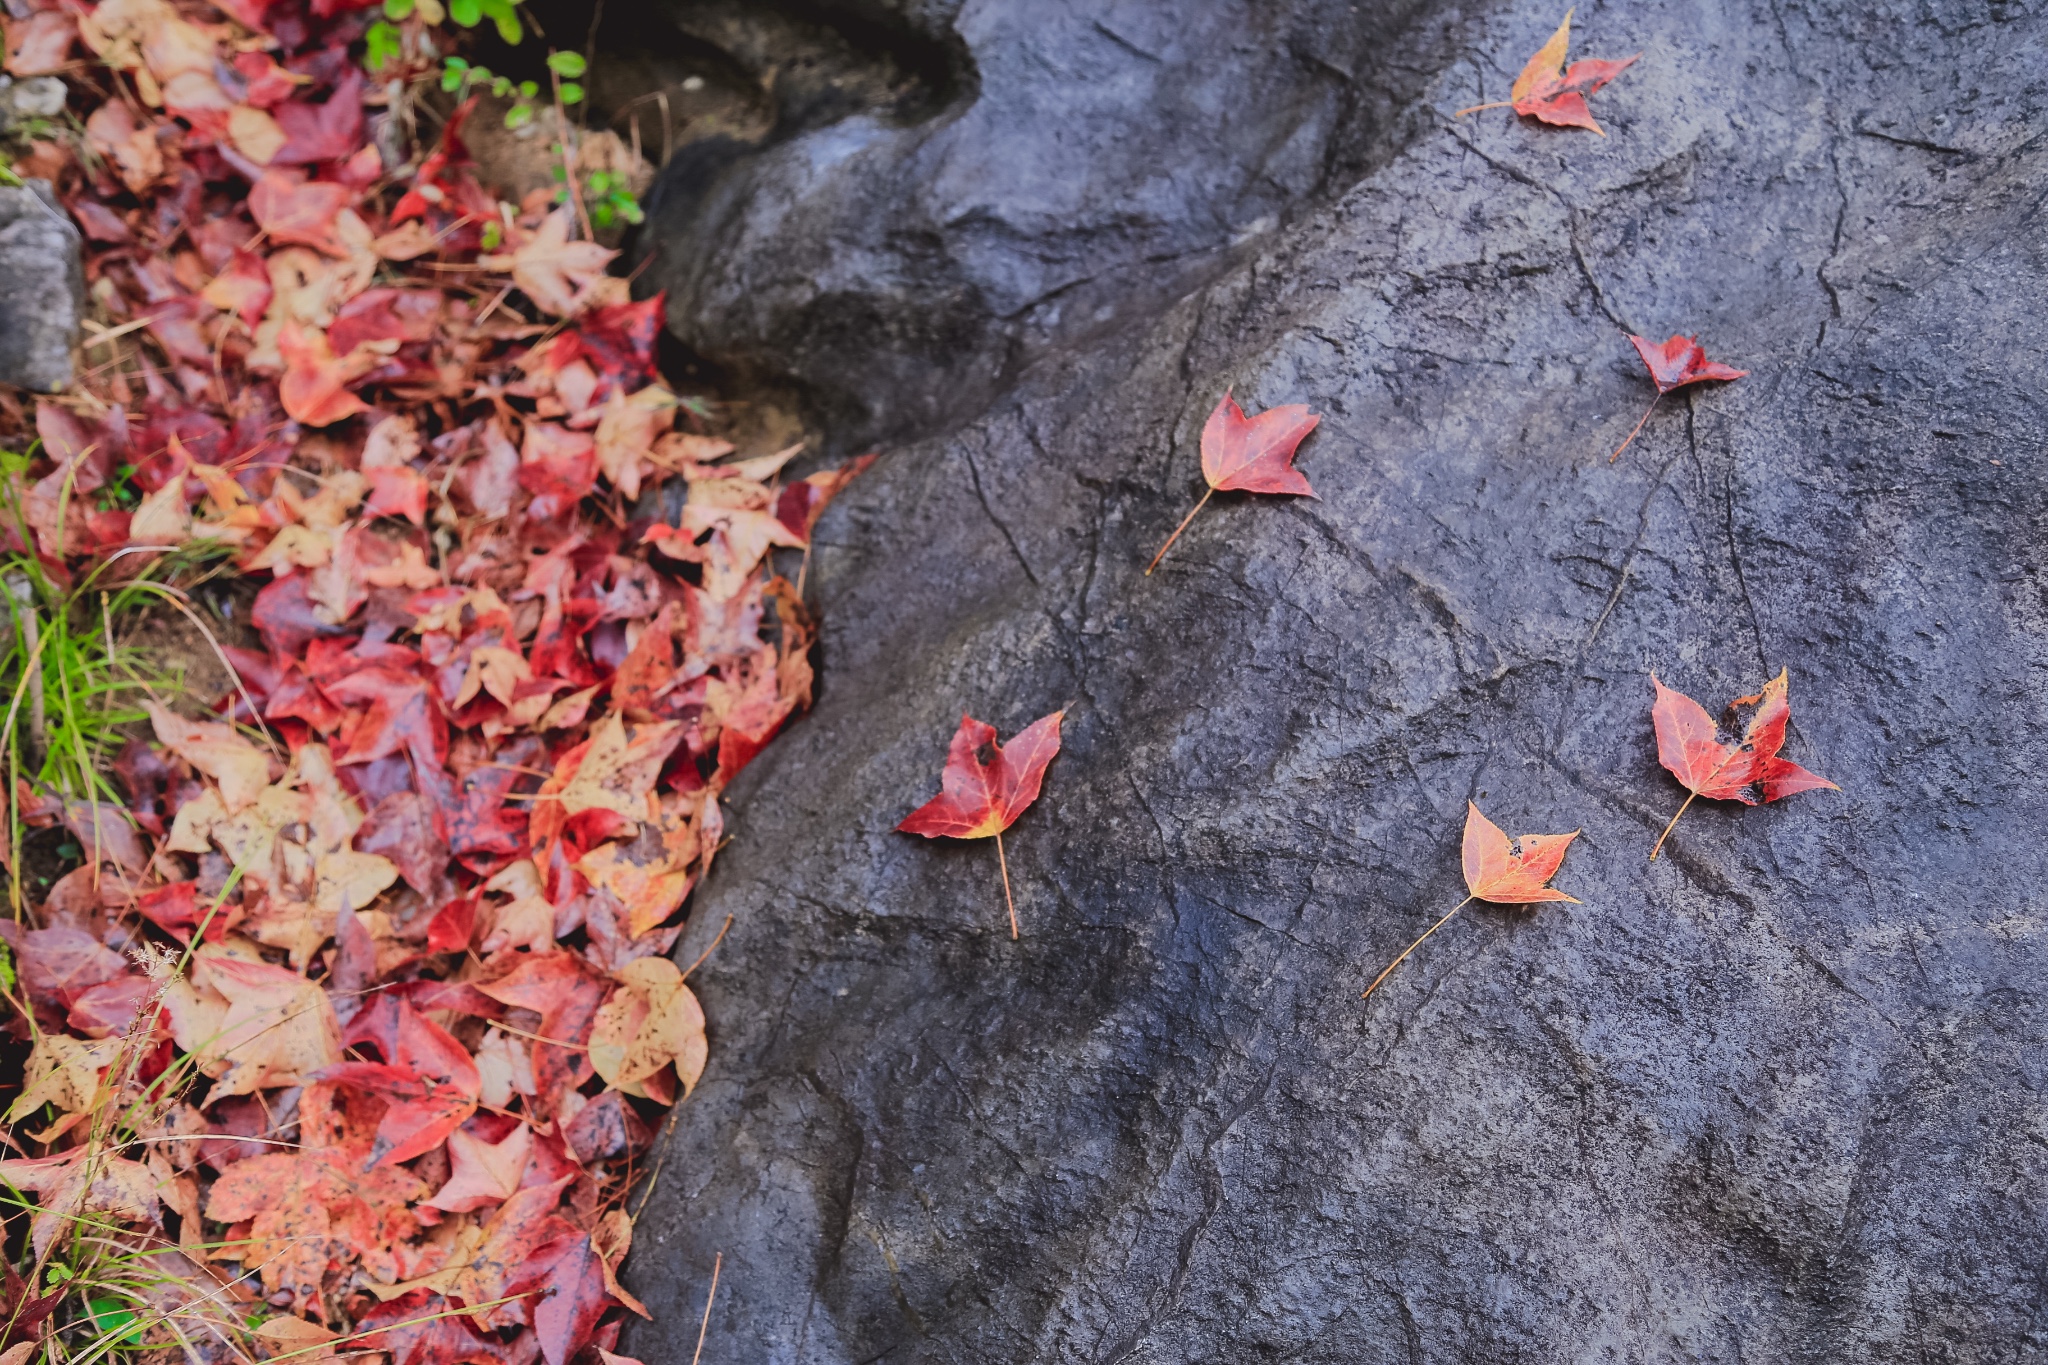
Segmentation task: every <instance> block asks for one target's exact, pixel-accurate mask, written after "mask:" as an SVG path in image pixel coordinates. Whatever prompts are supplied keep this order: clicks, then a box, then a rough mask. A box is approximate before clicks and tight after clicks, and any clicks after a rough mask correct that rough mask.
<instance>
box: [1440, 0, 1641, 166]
mask: <svg viewBox="0 0 2048 1365" xmlns="http://www.w3.org/2000/svg"><path fill="white" fill-rule="evenodd" d="M1571 39H1572V11H1571V10H1566V11H1565V12H1564V22H1563V23H1561V24H1559V25H1558V26H1557V32H1555V33H1553V34H1551V35H1550V41H1549V42H1547V43H1545V44H1544V45H1543V46H1542V47H1540V48H1538V49H1537V51H1536V55H1535V56H1533V57H1531V58H1530V59H1529V61H1528V64H1527V65H1525V66H1523V68H1522V74H1521V75H1519V76H1517V77H1515V83H1514V84H1513V85H1512V86H1510V87H1509V88H1508V97H1507V98H1506V99H1504V100H1495V101H1493V102H1492V103H1490V104H1474V105H1470V106H1468V107H1467V108H1464V109H1460V110H1459V111H1458V112H1457V113H1456V114H1454V115H1452V117H1453V118H1463V117H1465V115H1467V114H1473V113H1477V112H1478V111H1479V110H1481V109H1500V108H1511V109H1513V110H1514V111H1515V112H1516V113H1518V114H1520V115H1522V116H1523V117H1525V118H1533V119H1535V120H1537V121H1538V122H1540V123H1548V124H1550V125H1552V126H1553V127H1558V128H1585V129H1588V130H1590V131H1592V132H1595V133H1598V134H1600V136H1602V137H1606V136H1607V132H1606V130H1605V129H1603V128H1602V127H1601V126H1600V125H1599V124H1597V123H1595V122H1594V121H1593V111H1592V110H1591V109H1588V108H1587V107H1586V96H1588V95H1590V94H1592V93H1593V92H1594V91H1595V90H1598V89H1599V88H1600V87H1601V86H1603V85H1605V84H1607V82H1609V81H1611V80H1613V79H1614V78H1615V77H1616V76H1619V75H1620V74H1621V73H1622V72H1624V71H1626V70H1628V68H1629V67H1631V66H1633V65H1634V64H1635V61H1636V57H1640V56H1642V55H1643V54H1642V53H1640V52H1638V53H1637V54H1636V55H1635V57H1627V58H1624V59H1623V60H1621V61H1618V62H1609V61H1599V60H1594V59H1588V60H1585V61H1577V62H1573V63H1572V64H1571V65H1570V66H1566V65H1565V61H1564V58H1565V51H1566V49H1567V48H1568V47H1569V46H1570V44H1571Z"/></svg>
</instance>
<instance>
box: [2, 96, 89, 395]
mask: <svg viewBox="0 0 2048 1365" xmlns="http://www.w3.org/2000/svg"><path fill="white" fill-rule="evenodd" d="M23 84H24V85H27V84H29V82H23ZM78 251H79V237H78V229H77V228H75V227H73V226H72V225H71V220H70V219H69V218H67V217H65V216H64V213H63V211H62V210H61V209H59V208H58V207H57V206H56V201H55V200H54V199H53V198H52V197H51V195H50V186H49V182H47V181H43V180H31V181H29V182H28V184H27V185H26V186H25V187H22V186H12V185H0V383H6V384H18V385H20V386H21V387H22V388H25V389H33V390H35V391H36V392H38V393H55V392H57V391H58V390H60V389H63V388H64V387H65V386H66V385H68V384H70V382H71V353H72V349H73V348H74V347H75V346H77V344H78V323H79V319H80V318H82V317H83V316H84V315H85V274H84V270H83V268H82V267H81V266H80V264H79V258H78Z"/></svg>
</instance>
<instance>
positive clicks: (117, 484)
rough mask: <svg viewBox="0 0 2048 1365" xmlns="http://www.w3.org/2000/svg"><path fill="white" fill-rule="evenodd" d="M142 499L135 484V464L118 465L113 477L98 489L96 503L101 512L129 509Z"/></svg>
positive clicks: (140, 491)
mask: <svg viewBox="0 0 2048 1365" xmlns="http://www.w3.org/2000/svg"><path fill="white" fill-rule="evenodd" d="M141 501H142V490H141V489H139V488H137V487H136V486H135V466H134V465H132V464H123V465H119V466H117V467H116V468H115V470H114V477H113V478H112V479H111V480H109V481H108V482H107V483H106V484H105V485H104V486H103V487H102V488H101V489H100V491H99V497H98V503H99V509H100V511H102V512H113V511H122V512H126V511H130V510H132V509H133V508H134V507H135V506H136V505H137V504H139V503H140V502H141Z"/></svg>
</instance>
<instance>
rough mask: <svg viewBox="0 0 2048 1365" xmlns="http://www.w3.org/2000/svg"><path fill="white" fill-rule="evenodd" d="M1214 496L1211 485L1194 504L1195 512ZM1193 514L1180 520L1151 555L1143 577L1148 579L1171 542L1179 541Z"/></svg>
mask: <svg viewBox="0 0 2048 1365" xmlns="http://www.w3.org/2000/svg"><path fill="white" fill-rule="evenodd" d="M1215 496H1216V489H1215V487H1214V485H1211V486H1210V489H1209V491H1208V492H1206V493H1204V494H1202V500H1201V501H1200V502H1198V503H1196V504H1195V512H1199V511H1201V510H1202V509H1203V508H1204V507H1207V506H1208V505H1209V499H1211V498H1213V497H1215ZM1195 512H1190V513H1188V514H1187V515H1186V516H1184V517H1182V518H1181V519H1180V525H1178V526H1176V527H1174V528H1173V534H1172V535H1170V536H1168V537H1167V538H1166V543H1165V544H1164V545H1162V546H1160V547H1159V553H1158V554H1156V555H1153V556H1152V562H1151V563H1150V564H1147V565H1146V566H1145V577H1147V578H1150V577H1151V576H1152V571H1153V570H1154V569H1156V568H1158V567H1159V561H1160V560H1162V559H1164V558H1166V552H1167V551H1168V550H1171V549H1172V548H1173V542H1175V541H1176V540H1179V539H1180V533H1181V532H1182V531H1185V530H1187V529H1188V523H1189V522H1191V521H1193V520H1194V519H1195Z"/></svg>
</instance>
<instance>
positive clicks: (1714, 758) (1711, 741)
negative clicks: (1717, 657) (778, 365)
mask: <svg viewBox="0 0 2048 1365" xmlns="http://www.w3.org/2000/svg"><path fill="white" fill-rule="evenodd" d="M1650 682H1651V683H1652V684H1653V685H1654V686H1655V687H1656V689H1657V701H1656V705H1655V706H1653V707H1652V708H1651V710H1650V718H1651V720H1652V721H1653V722H1654V723H1655V724H1656V727H1657V761H1658V762H1660V763H1662V764H1663V765H1664V766H1665V767H1666V768H1668V769H1669V770H1670V772H1671V775H1672V776H1673V777H1675V778H1677V779H1678V780H1679V781H1680V782H1682V783H1684V784H1685V788H1686V790H1687V791H1688V792H1690V793H1691V795H1689V796H1687V797H1686V798H1685V805H1682V806H1680V807H1679V808H1678V815H1674V816H1672V817H1671V823H1670V824H1668V825H1666V826H1664V832H1663V833H1662V834H1660V835H1658V836H1657V846H1656V847H1655V848H1652V849H1651V850H1650V861H1651V862H1655V861H1657V854H1658V853H1659V852H1661V851H1662V850H1663V848H1664V841H1665V840H1666V839H1668V838H1670V837H1671V831H1672V830H1673V829H1675V828H1677V826H1678V816H1679V815H1684V814H1685V809H1686V806H1690V805H1691V804H1692V803H1693V802H1694V801H1695V800H1697V799H1698V798H1700V797H1702V796H1704V797H1706V798H1707V799H1708V800H1709V801H1740V802H1741V803H1742V804H1743V805H1745V806H1754V805H1756V804H1757V803H1758V802H1759V801H1776V800H1778V799H1779V798H1781V797H1786V796H1791V795H1794V794H1795V793H1798V792H1805V791H1813V790H1815V789H1816V788H1820V787H1825V788H1827V789H1828V790H1829V791H1840V790H1841V788H1840V787H1837V786H1836V785H1835V784H1834V783H1832V782H1830V781H1828V780H1827V779H1826V778H1825V777H1821V776H1819V775H1818V774H1815V773H1810V772H1808V771H1806V769H1804V768H1802V767H1800V766H1799V765H1798V764H1797V763H1794V762H1793V761H1792V760H1791V759H1789V758H1779V757H1778V750H1779V749H1780V748H1782V747H1783V746H1784V743H1785V727H1786V726H1787V725H1789V724H1790V723H1791V721H1792V703H1791V702H1789V701H1787V700H1786V697H1785V690H1786V687H1787V686H1788V682H1787V678H1786V670H1784V669H1779V670H1778V676H1777V677H1775V678H1773V679H1771V680H1770V681H1769V682H1767V683H1765V684H1764V690H1763V691H1761V692H1758V693H1757V694H1756V695H1754V696H1749V697H1737V698H1736V699H1735V700H1734V701H1731V702H1729V703H1728V711H1729V728H1730V730H1731V731H1732V729H1733V726H1734V712H1735V710H1736V708H1737V707H1742V706H1754V707H1755V708H1756V711H1755V712H1754V713H1753V714H1752V715H1751V716H1750V718H1749V724H1748V725H1747V726H1745V727H1744V728H1743V731H1742V737H1741V738H1740V739H1735V738H1732V737H1731V738H1729V739H1726V740H1724V739H1722V738H1721V728H1720V727H1719V726H1717V725H1715V724H1714V718H1713V717H1712V716H1710V715H1708V714H1707V709H1706V708H1705V707H1704V706H1701V705H1700V704H1699V703H1698V702H1696V701H1694V700H1693V699H1692V698H1691V697H1688V696H1686V695H1685V694H1684V693H1683V692H1674V691H1672V690H1671V689H1670V688H1668V687H1666V686H1665V685H1664V684H1663V682H1662V681H1661V680H1660V679H1659V678H1658V677H1657V675H1656V674H1654V673H1652V674H1651V675H1650Z"/></svg>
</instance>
